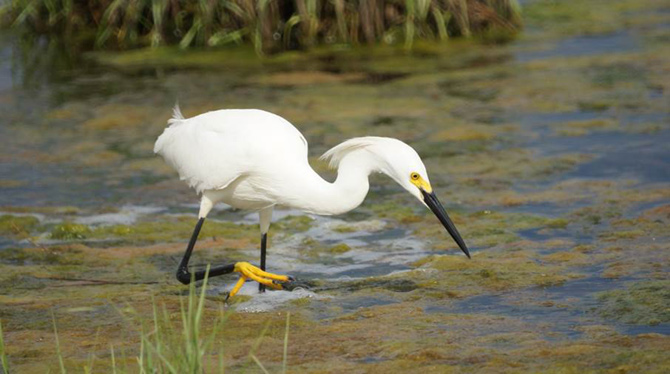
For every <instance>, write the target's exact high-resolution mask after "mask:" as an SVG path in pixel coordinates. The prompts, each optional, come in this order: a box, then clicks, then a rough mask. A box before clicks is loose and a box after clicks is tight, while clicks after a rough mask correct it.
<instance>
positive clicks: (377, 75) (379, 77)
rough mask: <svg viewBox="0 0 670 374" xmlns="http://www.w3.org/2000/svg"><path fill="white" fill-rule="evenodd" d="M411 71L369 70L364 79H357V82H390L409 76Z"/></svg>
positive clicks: (373, 83) (374, 83) (376, 83)
mask: <svg viewBox="0 0 670 374" xmlns="http://www.w3.org/2000/svg"><path fill="white" fill-rule="evenodd" d="M409 76H410V73H399V72H385V73H384V72H368V73H366V74H365V77H363V78H362V79H359V80H356V81H355V83H359V84H371V85H378V84H384V83H389V82H392V81H395V80H398V79H402V78H407V77H409Z"/></svg>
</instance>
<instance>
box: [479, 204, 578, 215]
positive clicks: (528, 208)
mask: <svg viewBox="0 0 670 374" xmlns="http://www.w3.org/2000/svg"><path fill="white" fill-rule="evenodd" d="M578 205H586V204H585V203H583V202H582V203H577V202H576V203H573V204H565V203H561V204H556V203H550V202H538V203H524V204H520V205H514V206H490V207H486V209H487V210H491V211H504V212H509V213H531V214H539V215H543V216H547V217H560V216H562V215H564V214H567V213H569V212H571V211H572V210H573V209H574V208H575V207H576V206H578Z"/></svg>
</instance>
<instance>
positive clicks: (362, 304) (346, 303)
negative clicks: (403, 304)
mask: <svg viewBox="0 0 670 374" xmlns="http://www.w3.org/2000/svg"><path fill="white" fill-rule="evenodd" d="M397 303H398V301H396V300H391V299H384V298H379V297H357V298H354V299H345V300H342V301H340V302H339V303H338V304H339V305H340V306H341V307H342V309H343V310H344V311H345V312H347V313H350V312H353V311H355V310H358V309H361V308H370V307H373V306H383V305H391V304H397Z"/></svg>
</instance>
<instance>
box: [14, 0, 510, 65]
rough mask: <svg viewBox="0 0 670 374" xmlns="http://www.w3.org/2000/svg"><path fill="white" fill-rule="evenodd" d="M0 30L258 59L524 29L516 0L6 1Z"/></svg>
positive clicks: (494, 37)
mask: <svg viewBox="0 0 670 374" xmlns="http://www.w3.org/2000/svg"><path fill="white" fill-rule="evenodd" d="M2 10H3V13H4V15H5V17H4V18H5V25H11V26H14V27H16V28H19V29H21V30H24V31H27V32H29V33H35V34H56V35H62V36H66V37H74V36H76V37H78V38H87V35H88V39H91V40H90V41H89V42H90V43H91V44H94V45H95V46H96V47H98V48H108V47H114V48H119V47H120V48H133V47H142V46H151V47H157V46H161V45H178V46H179V47H180V48H188V47H193V46H199V47H202V46H218V45H224V44H230V43H236V44H239V43H250V44H252V45H253V46H254V48H255V49H256V52H257V53H258V54H262V53H264V52H268V51H278V50H285V49H296V48H305V47H311V46H315V45H317V44H333V43H350V44H358V43H361V42H365V43H376V42H380V41H383V42H385V43H388V44H394V43H397V44H402V45H404V46H405V47H406V48H411V47H412V44H413V42H414V40H415V39H432V40H446V39H448V38H449V37H451V36H466V37H469V36H471V35H481V36H482V37H484V38H487V39H491V40H494V41H497V40H505V39H506V38H508V36H509V35H513V34H515V32H516V31H517V30H518V29H519V28H520V26H521V17H520V7H519V5H518V3H517V1H516V0H489V1H481V0H442V1H438V0H427V1H421V0H406V1H386V2H383V1H378V0H369V1H354V0H333V1H324V0H295V1H268V0H259V1H253V2H251V1H243V0H224V1H206V0H102V1H97V2H93V3H89V2H75V1H73V0H10V1H8V2H6V3H5V4H4V5H3V7H2Z"/></svg>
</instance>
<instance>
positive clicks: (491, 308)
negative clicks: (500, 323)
mask: <svg viewBox="0 0 670 374" xmlns="http://www.w3.org/2000/svg"><path fill="white" fill-rule="evenodd" d="M550 303H551V302H547V304H545V305H547V306H542V305H529V304H524V305H517V304H514V303H510V300H509V297H507V296H501V295H481V296H474V297H470V298H468V299H466V300H463V301H460V302H457V303H456V304H455V305H454V306H451V307H445V306H429V307H426V308H425V309H424V311H425V312H426V313H446V314H485V315H495V316H504V317H510V318H517V319H521V320H523V321H524V322H526V323H531V324H535V325H538V326H540V325H543V326H548V325H549V324H550V325H551V327H550V330H551V331H552V332H558V333H560V334H562V335H563V336H566V337H568V338H572V339H577V338H579V337H581V336H582V332H581V331H579V330H577V329H576V327H578V326H583V325H584V324H586V323H594V322H595V321H585V320H584V319H583V318H582V317H584V314H583V313H579V312H576V311H575V310H574V309H572V308H570V307H563V306H555V305H554V304H550ZM594 324H595V323H594ZM542 330H544V331H547V330H549V328H547V327H543V328H542ZM550 340H551V339H550Z"/></svg>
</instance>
